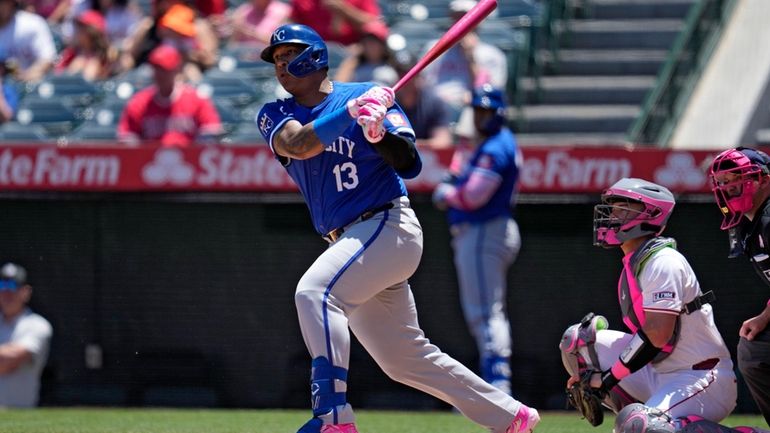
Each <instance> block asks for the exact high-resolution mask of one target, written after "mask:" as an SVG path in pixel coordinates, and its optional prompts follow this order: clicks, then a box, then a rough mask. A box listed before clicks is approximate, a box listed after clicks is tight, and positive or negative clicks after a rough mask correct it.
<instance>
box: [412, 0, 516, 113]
mask: <svg viewBox="0 0 770 433" xmlns="http://www.w3.org/2000/svg"><path fill="white" fill-rule="evenodd" d="M475 5H476V1H475V0H453V1H452V2H451V3H450V4H449V12H450V17H451V18H452V20H453V21H454V22H456V21H458V20H459V19H460V18H462V16H463V15H465V13H466V12H468V11H469V10H470V9H471V8H473V7H474V6H475ZM435 42H436V41H435V40H434V41H430V42H429V43H428V44H427V45H426V49H429V48H430V47H432V46H433V45H434V44H435ZM425 80H426V81H427V84H428V85H429V86H433V87H434V88H435V89H436V92H437V93H438V95H439V97H441V99H442V100H444V102H446V103H447V104H449V105H450V106H451V107H452V108H453V109H454V110H455V113H456V114H459V112H460V111H461V110H462V109H463V108H464V107H465V106H466V105H467V102H468V101H469V100H470V97H469V95H470V92H471V90H473V89H474V88H476V87H479V86H481V85H482V84H487V83H489V84H492V86H494V87H496V88H502V89H504V88H505V85H506V82H507V80H508V64H507V62H506V59H505V53H503V51H502V50H501V49H500V48H497V47H495V46H493V45H490V44H487V43H485V42H483V41H482V40H481V39H479V36H478V34H477V33H476V32H475V31H471V32H470V33H468V34H467V35H466V36H465V37H463V39H462V40H461V41H460V43H458V44H456V45H454V46H453V47H452V48H450V49H449V50H448V51H447V52H445V53H444V54H442V55H441V57H439V58H438V59H437V60H436V61H435V62H433V63H432V64H430V65H429V66H428V67H427V68H426V69H425Z"/></svg>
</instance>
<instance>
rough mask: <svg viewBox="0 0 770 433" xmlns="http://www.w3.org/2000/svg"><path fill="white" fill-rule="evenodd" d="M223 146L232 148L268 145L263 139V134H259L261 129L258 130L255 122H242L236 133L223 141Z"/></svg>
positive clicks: (232, 133)
mask: <svg viewBox="0 0 770 433" xmlns="http://www.w3.org/2000/svg"><path fill="white" fill-rule="evenodd" d="M222 144H225V145H232V146H256V145H263V146H264V145H267V143H265V139H264V138H262V133H261V132H259V128H257V125H256V123H254V122H241V123H240V124H239V125H238V128H237V129H235V131H233V132H231V133H230V134H229V135H227V136H226V137H225V138H224V139H222Z"/></svg>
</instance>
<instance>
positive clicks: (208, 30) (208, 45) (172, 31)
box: [120, 0, 219, 80]
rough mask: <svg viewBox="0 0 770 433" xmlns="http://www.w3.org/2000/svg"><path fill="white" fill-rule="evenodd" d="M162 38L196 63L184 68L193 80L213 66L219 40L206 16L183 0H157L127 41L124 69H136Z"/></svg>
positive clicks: (121, 62)
mask: <svg viewBox="0 0 770 433" xmlns="http://www.w3.org/2000/svg"><path fill="white" fill-rule="evenodd" d="M191 17H192V18H191ZM191 21H192V24H191ZM163 29H165V30H163ZM164 39H166V40H164ZM162 42H166V43H169V44H173V45H175V46H176V47H177V49H179V50H181V51H182V52H183V53H184V56H185V59H186V60H188V61H189V62H188V63H193V65H192V66H191V67H189V68H187V69H186V70H185V75H187V76H188V78H190V79H193V80H195V79H198V78H200V71H205V70H206V69H208V68H209V67H211V66H213V65H214V64H215V62H216V60H217V56H218V46H219V41H218V40H217V37H216V34H215V33H214V30H213V28H212V27H211V24H210V23H209V22H208V21H207V20H206V19H205V18H200V17H197V16H196V15H195V11H194V10H192V9H191V8H189V7H188V6H185V5H184V2H183V1H181V0H155V1H154V3H153V14H152V16H150V17H146V18H144V19H142V21H141V22H140V23H139V24H138V25H137V26H136V31H135V32H134V34H133V35H131V36H130V37H129V39H128V41H127V43H126V50H125V51H124V53H123V54H122V55H121V58H120V68H121V70H123V71H126V70H129V69H133V68H134V67H136V66H139V65H140V64H142V63H144V62H145V61H147V56H148V55H149V53H150V52H151V51H152V50H153V49H154V48H155V47H157V46H158V45H160V44H161V43H162ZM195 69H197V70H198V73H196V72H195Z"/></svg>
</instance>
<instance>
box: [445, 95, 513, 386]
mask: <svg viewBox="0 0 770 433" xmlns="http://www.w3.org/2000/svg"><path fill="white" fill-rule="evenodd" d="M471 105H472V106H473V112H474V124H475V127H476V131H477V132H478V136H479V140H478V141H479V143H478V146H477V147H476V148H475V150H474V151H473V153H472V155H471V156H470V158H469V160H468V162H467V164H466V165H465V166H464V167H462V169H461V172H460V173H459V175H458V176H457V177H455V178H453V179H452V180H450V181H447V182H444V183H441V184H439V186H438V187H437V188H436V191H435V192H434V195H433V201H434V203H435V205H436V207H438V208H439V209H447V210H448V212H447V218H448V220H449V225H450V230H451V233H452V247H453V249H454V263H455V269H456V270H457V279H458V284H459V286H460V299H461V302H462V307H463V313H464V314H465V321H466V322H467V324H468V327H469V329H470V331H471V334H472V335H473V337H474V338H475V340H476V345H477V346H478V351H479V362H480V369H481V377H483V378H484V380H486V381H487V382H489V383H491V384H493V385H495V386H496V387H498V388H500V389H501V390H503V391H505V392H507V393H509V394H510V392H511V368H510V356H511V330H510V324H509V322H508V314H507V312H506V299H507V297H506V292H507V284H506V281H507V274H508V272H507V271H508V267H509V266H510V265H511V264H512V263H513V261H514V260H515V259H516V256H517V255H518V253H519V248H520V246H521V237H520V235H519V226H518V225H517V224H516V221H515V220H514V219H513V214H512V206H513V199H514V197H515V190H516V182H517V180H518V177H519V166H520V164H521V153H520V151H519V149H518V147H517V146H516V139H515V138H514V136H513V133H512V132H511V131H510V130H509V129H508V128H505V127H504V126H503V124H504V121H505V99H504V97H503V92H502V91H500V90H499V89H496V88H494V87H492V86H491V85H488V84H487V85H484V86H482V87H480V88H477V89H475V90H474V92H473V99H472V101H471Z"/></svg>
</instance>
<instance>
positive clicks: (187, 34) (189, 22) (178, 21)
mask: <svg viewBox="0 0 770 433" xmlns="http://www.w3.org/2000/svg"><path fill="white" fill-rule="evenodd" d="M195 20H196V17H195V11H194V10H193V9H191V8H190V7H187V6H185V5H182V4H175V5H173V6H171V7H170V8H169V9H168V11H166V13H165V14H164V15H163V17H161V19H160V22H159V23H158V24H159V25H158V36H160V39H161V42H162V43H164V44H168V45H172V46H174V47H176V49H177V50H179V52H180V53H181V54H182V57H183V58H184V59H185V62H184V68H183V75H184V77H185V78H186V79H187V80H189V81H193V82H197V81H200V80H201V78H203V71H205V70H206V69H208V68H210V67H212V66H214V63H215V62H216V51H217V49H216V45H213V46H211V47H209V48H210V49H202V48H203V47H202V46H201V45H200V44H199V42H198V39H197V35H198V29H197V27H196V26H195Z"/></svg>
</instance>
